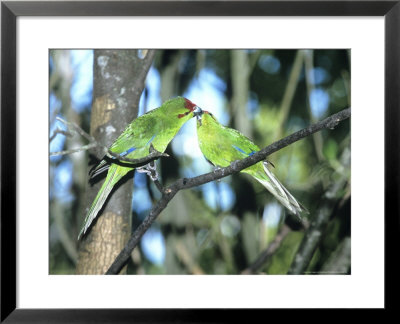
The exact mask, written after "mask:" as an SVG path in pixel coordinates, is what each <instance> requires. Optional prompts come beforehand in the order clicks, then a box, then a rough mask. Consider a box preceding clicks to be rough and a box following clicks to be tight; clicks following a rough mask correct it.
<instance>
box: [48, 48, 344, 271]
mask: <svg viewBox="0 0 400 324" xmlns="http://www.w3.org/2000/svg"><path fill="white" fill-rule="evenodd" d="M117 52H118V51H117ZM144 52H145V51H144ZM132 55H135V56H138V57H140V56H141V55H143V51H132ZM94 56H95V55H94V53H93V51H90V50H53V51H51V52H50V62H49V64H50V76H49V77H50V99H49V103H50V114H49V121H50V152H56V151H61V150H70V149H72V148H77V147H82V146H84V145H86V144H87V141H86V140H85V139H84V138H83V137H82V136H80V135H79V134H70V133H71V132H70V130H68V129H67V128H66V127H65V125H64V124H62V123H61V122H60V121H59V120H57V119H56V116H60V117H61V118H63V119H64V120H67V121H69V122H74V123H76V124H77V125H79V126H80V127H81V128H82V129H84V130H85V131H86V132H88V133H89V132H90V131H91V130H90V123H91V118H93V116H92V115H91V114H92V101H93V99H92V97H95V96H93V89H95V88H96V85H93V65H94ZM126 69H129V66H127V67H126ZM128 86H129V87H132V86H131V85H128V84H127V85H126V87H128ZM119 91H120V89H119ZM178 95H180V96H184V97H187V98H188V99H190V100H192V101H193V102H195V103H196V104H197V105H199V106H200V107H201V108H203V109H205V110H209V111H212V112H213V114H214V115H215V116H216V117H217V119H218V120H219V121H220V122H221V123H222V124H224V125H228V126H230V127H233V128H236V129H238V130H240V131H241V132H242V133H244V134H245V135H247V136H248V137H250V138H251V139H252V140H253V141H254V142H255V143H256V144H257V145H258V146H259V147H265V146H267V145H269V144H271V143H272V142H274V141H276V140H278V139H280V138H282V137H284V136H287V135H289V134H291V133H293V132H294V131H296V130H299V129H301V128H304V127H306V126H308V125H309V124H311V123H313V122H316V121H318V120H321V119H323V118H325V117H327V116H329V115H331V114H333V113H336V112H338V111H340V110H342V109H343V108H347V107H350V51H348V50H265V49H263V50H259V49H257V50H158V51H156V54H155V57H154V61H153V65H152V66H151V68H150V70H149V73H148V75H147V79H146V84H145V88H144V91H143V93H142V95H141V97H140V102H139V107H138V111H139V115H141V114H143V113H145V112H146V111H148V110H150V109H154V108H157V107H158V106H159V105H160V104H161V103H162V102H163V101H165V100H166V99H169V98H171V97H175V96H178ZM130 104H131V105H133V104H134V103H130ZM132 112H133V110H132V111H131V112H130V113H131V114H132ZM123 122H125V125H127V124H128V123H130V122H131V118H130V119H128V118H127V119H126V120H123ZM195 128H196V127H195V120H194V119H192V120H191V121H190V122H188V123H187V124H186V125H185V126H184V127H183V128H182V129H181V131H180V132H179V133H178V135H177V136H176V138H175V139H174V140H173V141H172V143H171V144H170V146H169V148H168V149H167V153H168V154H169V155H170V157H169V158H162V159H160V160H158V161H157V166H158V169H159V174H160V180H161V182H162V183H163V184H164V185H168V184H170V183H172V182H173V181H175V180H176V179H178V178H181V177H192V176H196V175H201V174H203V173H206V172H209V171H211V170H212V167H211V166H210V165H209V164H208V163H207V162H206V161H205V159H204V158H203V157H202V155H201V152H200V150H199V148H198V146H197V137H196V130H195ZM56 130H58V131H56ZM55 132H56V133H57V132H58V134H57V135H56V136H53V135H54V134H55ZM117 135H118V134H116V136H117ZM105 144H107V145H108V144H109V143H105ZM90 156H91V155H90V154H88V151H85V150H84V151H79V152H77V153H73V154H66V155H55V156H51V157H50V171H49V172H50V215H49V216H50V218H49V226H50V237H49V242H50V244H49V256H50V260H49V261H50V262H49V264H50V269H49V272H50V273H51V274H73V273H75V270H76V265H77V259H78V244H79V242H78V241H77V240H76V237H77V234H78V231H79V229H80V226H81V224H82V220H83V217H84V216H85V215H84V214H85V213H84V208H85V204H86V201H85V199H86V198H85V190H86V187H87V186H88V185H87V183H88V170H89V169H90V166H89V167H88V164H89V163H90V162H91V161H90V159H89V157H90ZM268 159H269V160H270V161H271V162H272V163H273V164H274V165H275V169H274V173H275V174H276V176H277V177H278V178H279V179H280V181H281V182H282V183H283V184H284V185H285V186H286V187H287V188H288V189H289V190H290V191H291V193H292V194H293V195H294V196H295V197H296V198H297V199H298V200H299V201H300V202H302V204H303V205H305V206H306V207H307V208H308V210H309V211H310V215H305V217H304V219H303V220H302V221H299V220H298V219H297V218H295V217H293V216H291V215H289V214H287V213H286V211H285V210H284V209H283V207H281V205H280V204H279V203H278V202H277V201H276V200H275V199H274V198H273V196H272V195H271V194H270V193H269V192H267V191H266V190H265V188H264V187H262V186H261V185H260V184H259V183H258V182H256V181H254V180H253V179H252V178H251V177H249V176H247V175H244V174H234V175H232V176H229V177H226V178H223V179H222V180H221V181H216V182H211V183H207V184H204V185H202V186H199V187H196V188H194V189H190V190H184V191H180V192H178V194H177V195H176V196H175V197H174V199H173V200H172V201H171V202H170V204H169V205H168V207H167V208H166V209H165V210H164V211H163V212H162V214H161V215H160V216H159V217H158V219H157V221H156V222H155V223H154V224H153V226H152V227H151V228H150V230H148V231H147V232H146V233H145V235H144V236H143V238H142V239H141V243H140V246H139V247H138V248H136V249H135V250H134V251H133V252H132V255H131V259H130V261H129V263H128V266H127V273H128V274H238V273H265V274H286V273H339V274H343V273H350V271H351V266H350V198H351V194H350V121H349V120H346V121H344V122H342V123H340V124H339V125H338V126H337V127H336V128H335V129H334V130H329V131H328V130H326V131H322V132H318V133H315V134H314V135H313V136H309V137H307V138H306V139H303V140H301V141H298V142H296V143H294V144H292V145H290V146H288V147H286V148H284V149H282V150H280V151H278V152H276V153H274V154H272V155H271V156H270V157H269V158H268ZM159 198H160V193H159V191H158V190H157V189H156V187H155V185H154V184H153V183H152V181H151V180H150V179H149V178H148V177H147V176H146V175H145V174H142V173H135V175H134V189H133V195H132V215H131V216H132V218H131V223H132V224H131V227H132V230H134V229H135V228H136V227H137V226H138V224H140V222H141V221H142V220H143V219H144V217H145V216H146V215H147V214H148V212H149V210H150V208H151V206H152V204H153V203H154V202H155V201H156V200H157V199H159ZM121 235H122V234H121ZM313 237H316V238H317V239H316V240H314V241H313V240H312V239H308V238H313ZM296 255H297V256H296ZM295 256H296V257H295Z"/></svg>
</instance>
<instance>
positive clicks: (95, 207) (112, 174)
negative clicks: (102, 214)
mask: <svg viewBox="0 0 400 324" xmlns="http://www.w3.org/2000/svg"><path fill="white" fill-rule="evenodd" d="M130 170H131V169H130V168H126V167H121V166H119V165H117V164H112V165H111V166H110V168H109V170H108V173H107V177H106V180H105V181H104V183H103V185H102V186H101V188H100V190H99V192H98V193H97V195H96V198H95V199H94V201H93V203H92V206H91V207H90V209H89V212H88V213H87V215H86V217H85V220H84V222H83V226H82V229H81V231H80V232H79V235H78V240H79V239H80V238H81V237H82V235H83V234H85V233H86V231H87V229H88V228H89V226H90V224H92V222H93V220H94V219H95V218H96V216H97V214H98V212H99V211H100V209H101V208H102V207H103V204H104V202H105V201H106V199H107V197H108V195H109V194H110V192H111V190H112V188H113V187H114V185H115V184H116V183H117V182H118V181H119V180H120V179H121V178H122V177H123V176H124V175H125V174H127V173H128V172H129V171H130Z"/></svg>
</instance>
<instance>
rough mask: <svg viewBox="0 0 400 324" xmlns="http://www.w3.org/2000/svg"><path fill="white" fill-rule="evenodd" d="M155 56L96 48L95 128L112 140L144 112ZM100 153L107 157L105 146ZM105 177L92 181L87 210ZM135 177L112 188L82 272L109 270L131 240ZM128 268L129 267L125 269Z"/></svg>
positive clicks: (82, 255) (82, 250)
mask: <svg viewBox="0 0 400 324" xmlns="http://www.w3.org/2000/svg"><path fill="white" fill-rule="evenodd" d="M153 56H154V52H153V51H148V52H147V55H146V56H145V57H144V58H141V57H140V55H139V53H138V51H137V50H95V51H94V62H93V69H94V70H93V72H94V73H93V74H94V76H93V77H94V80H93V81H94V83H93V106H92V116H91V125H90V128H91V130H90V132H91V135H92V136H93V137H94V138H95V139H96V140H97V141H98V142H99V143H102V144H103V145H105V146H110V145H111V144H112V143H113V142H114V141H115V139H116V138H117V137H118V136H119V134H121V133H122V132H123V131H124V129H125V128H126V126H127V125H128V124H129V123H130V122H131V121H132V120H133V119H134V118H135V117H137V114H138V107H139V99H140V95H141V93H142V91H143V88H144V81H145V78H146V75H147V71H148V69H149V67H150V65H151V62H152V59H153ZM93 153H94V155H95V156H96V157H97V158H99V159H100V158H102V156H103V151H102V150H101V148H97V149H96V148H95V149H94V152H93ZM102 181H103V180H101V181H99V182H98V183H96V184H95V185H93V186H92V185H90V184H88V187H87V200H86V208H85V210H84V212H83V214H84V215H82V219H83V217H84V216H85V215H86V212H87V211H88V209H89V207H90V205H91V204H92V202H93V199H94V197H95V195H96V194H97V192H98V190H99V189H100V186H101V185H102ZM132 187H133V183H132V177H127V178H126V179H123V180H121V184H117V186H116V188H114V190H113V191H112V192H111V194H110V197H109V199H108V200H107V201H106V203H105V206H104V207H103V210H102V211H100V213H99V215H98V216H97V218H96V220H95V221H94V224H93V226H92V227H91V228H90V229H89V232H88V233H87V234H86V235H85V236H84V237H83V238H82V240H81V242H80V246H79V258H78V264H77V268H76V273H77V274H103V273H104V272H105V271H106V270H107V269H108V268H109V266H110V265H111V263H112V261H113V260H114V259H115V257H116V256H117V255H118V253H119V252H120V251H121V249H122V248H123V247H124V245H125V244H126V242H127V240H128V237H129V234H130V232H131V230H130V215H131V202H132ZM121 273H125V270H123V271H121Z"/></svg>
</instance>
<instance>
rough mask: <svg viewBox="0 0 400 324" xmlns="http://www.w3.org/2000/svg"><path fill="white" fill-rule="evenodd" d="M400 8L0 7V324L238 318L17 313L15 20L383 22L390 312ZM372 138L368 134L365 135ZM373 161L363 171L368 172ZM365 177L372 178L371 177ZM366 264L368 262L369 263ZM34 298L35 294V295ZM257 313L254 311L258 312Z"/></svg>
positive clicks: (206, 4) (310, 4) (195, 313)
mask: <svg viewBox="0 0 400 324" xmlns="http://www.w3.org/2000/svg"><path fill="white" fill-rule="evenodd" d="M399 2H400V1H399V0H396V1H263V0H262V1H147V2H146V1H124V2H118V1H116V2H112V1H100V2H98V1H82V2H76V1H70V2H68V1H66V2H60V1H38V2H36V1H18V2H13V1H4V2H2V3H1V322H3V321H4V322H5V323H31V322H37V323H87V322H101V323H111V322H118V323H127V322H149V321H157V322H170V321H174V322H183V323H186V322H226V321H229V319H230V318H231V319H235V317H236V316H237V315H236V312H237V310H231V311H227V310H222V309H219V310H213V311H212V314H210V313H209V312H207V313H206V312H202V311H199V310H184V309H181V310H166V309H163V310H157V311H155V310H154V309H149V310H144V309H142V310H137V309H103V310H93V309H17V308H16V300H17V294H16V211H17V205H16V204H17V202H16V190H17V188H16V161H17V156H16V142H17V141H16V136H17V133H16V113H17V111H16V53H17V51H16V37H17V30H16V19H17V18H18V17H19V16H382V17H384V19H385V179H384V181H385V309H393V307H396V305H395V298H394V297H393V299H392V298H390V297H389V296H395V293H396V291H395V289H396V288H395V287H397V285H396V283H398V279H397V278H398V276H397V275H396V272H395V270H396V268H395V267H394V266H392V265H389V263H390V262H392V261H391V260H392V259H393V258H394V257H396V258H397V256H398V251H396V250H394V249H395V247H396V244H395V243H394V242H393V241H392V240H393V238H394V237H396V235H398V233H399V227H400V226H399V223H400V222H399V214H400V213H399V211H400V203H399V198H400V195H399V179H400V177H399V155H400V146H399V128H400V127H399V124H400V123H399V122H400V114H399V107H400V105H399V104H400V65H399V60H400V3H399ZM371 131H372V130H371ZM373 154H374V150H373V148H371V152H366V156H365V159H366V163H370V164H371V168H373ZM369 176H370V175H369ZM371 258H372V256H371ZM38 293H40V292H38ZM259 311H260V310H259Z"/></svg>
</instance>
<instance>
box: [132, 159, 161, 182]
mask: <svg viewBox="0 0 400 324" xmlns="http://www.w3.org/2000/svg"><path fill="white" fill-rule="evenodd" d="M136 170H137V171H138V172H140V173H146V174H147V175H148V176H149V177H150V179H151V180H153V181H156V180H158V172H157V167H156V165H155V163H153V162H151V163H149V164H146V165H145V166H142V167H140V168H136Z"/></svg>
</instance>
